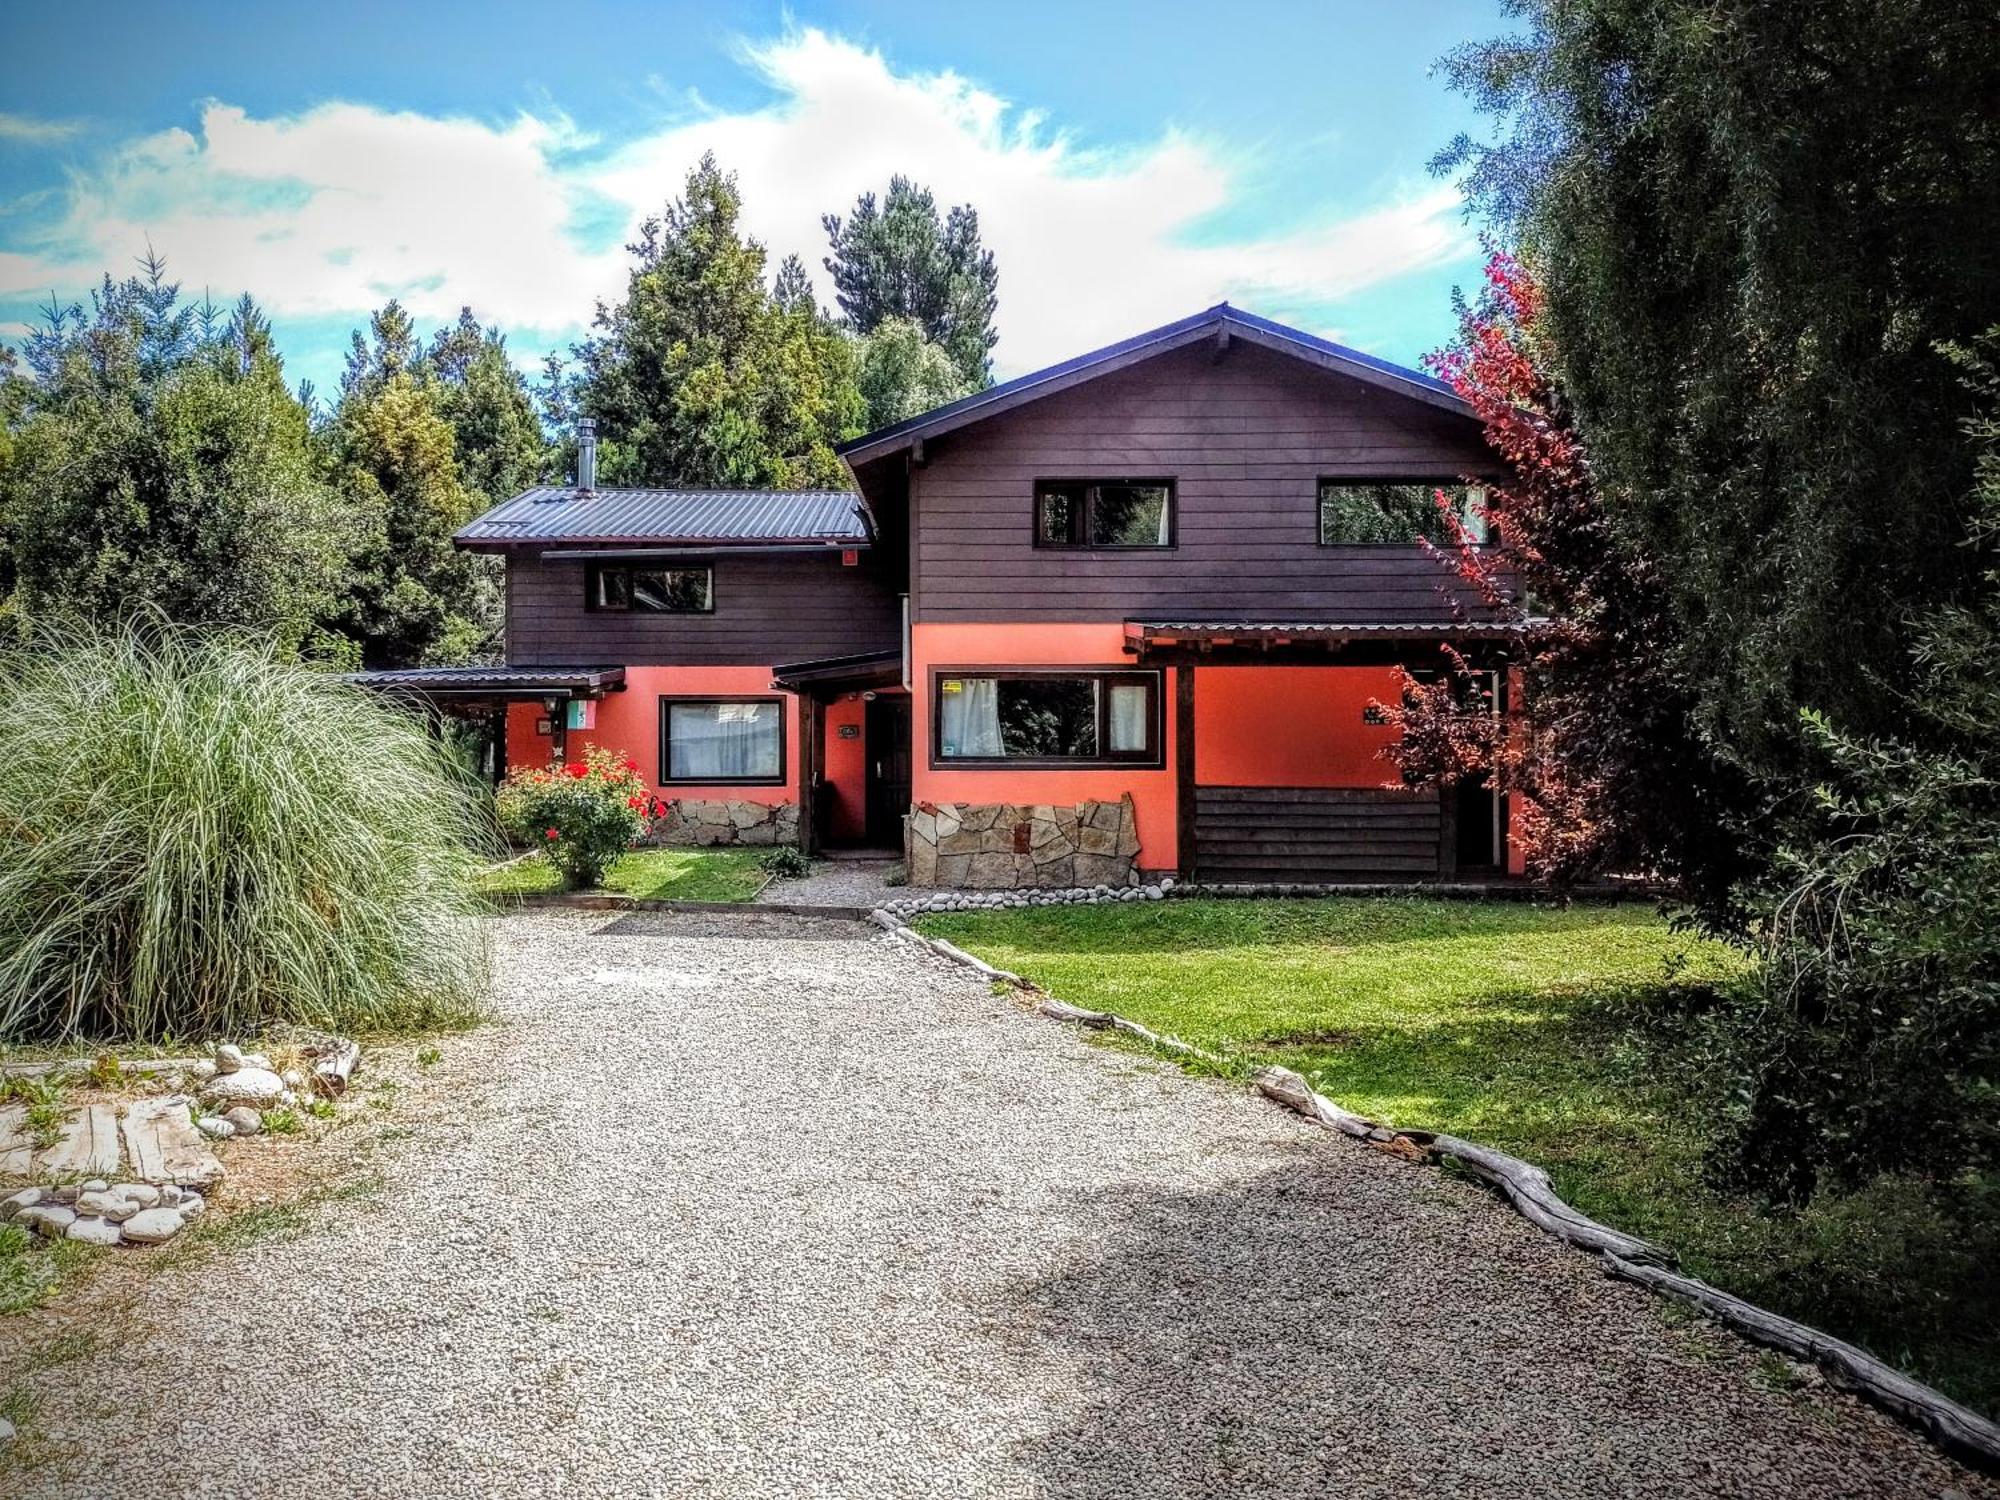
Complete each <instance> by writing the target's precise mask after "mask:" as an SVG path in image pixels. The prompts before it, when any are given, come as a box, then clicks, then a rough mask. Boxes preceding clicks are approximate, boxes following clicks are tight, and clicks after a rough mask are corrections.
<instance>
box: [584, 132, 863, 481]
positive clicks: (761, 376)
mask: <svg viewBox="0 0 2000 1500" xmlns="http://www.w3.org/2000/svg"><path fill="white" fill-rule="evenodd" d="M741 207H742V200H741V196H740V194H739V193H738V191H737V187H736V180H735V178H734V177H733V176H729V175H726V174H725V173H724V172H723V171H722V169H721V168H720V167H718V166H717V165H716V162H715V158H714V157H713V156H704V157H703V158H702V160H701V163H700V165H699V166H697V167H696V168H695V169H694V171H693V172H691V173H690V174H689V176H688V179H687V186H686V191H685V192H684V194H683V196H682V197H681V198H679V199H678V200H676V201H675V202H673V203H672V204H670V205H669V206H668V208H667V210H666V212H665V213H664V214H663V215H661V216H660V217H658V218H653V219H648V220H647V221H646V222H645V224H644V225H642V226H641V228H640V233H639V238H638V240H637V241H635V242H634V243H633V244H632V245H631V246H630V247H629V248H630V250H631V252H632V254H633V256H634V258H635V260H636V264H635V265H634V266H633V268H632V273H631V278H630V281H629V282H628V284H627V287H626V293H625V297H624V299H623V300H622V301H620V302H618V303H616V304H612V305H603V304H600V305H599V307H598V310H597V318H596V328H597V330H598V331H597V333H596V334H595V335H593V336H592V337H591V338H590V339H588V340H586V341H585V342H584V343H582V344H579V345H577V346H575V347H574V349H573V351H572V352H573V354H574V356H575V359H576V368H575V370H574V372H568V371H564V370H562V369H560V368H556V369H554V370H553V371H552V379H553V382H554V385H555V390H554V391H553V392H552V393H551V394H552V396H553V398H554V399H552V400H551V401H550V402H549V415H550V417H551V419H552V420H560V419H563V418H567V417H569V416H572V415H575V416H589V417H593V418H595V419H596V421H597V424H598V435H599V458H598V474H599V478H600V480H601V482H603V483H607V484H617V483H629V484H676V485H690V486H731V485H740V486H762V485H770V486H775V487H778V488H803V487H808V486H813V485H836V486H837V485H842V484H844V483H846V473H845V470H844V469H843V468H842V466H841V464H840V460H839V459H838V457H836V456H835V453H834V444H835V443H837V442H839V441H840V440H841V439H842V438H845V437H848V436H851V435H852V434H853V433H855V432H857V431H858V430H859V427H860V422H861V417H862V408H861V398H860V395H859V393H858V392H857V390H856V388H855V384H854V369H853V355H852V352H851V350H850V349H849V348H848V347H847V342H846V340H844V339H843V338H842V337H841V335H840V332H839V330H838V329H837V328H835V327H834V326H833V325H832V324H831V323H830V322H829V321H828V320H827V319H826V318H825V317H824V316H822V315H821V313H820V312H819V310H818V309H817V308H816V307H815V306H813V304H812V298H811V294H810V292H809V291H807V290H805V288H804V286H803V281H804V277H803V272H802V270H800V269H798V268H795V267H794V268H784V269H781V271H780V275H779V282H780V285H781V287H782V289H783V291H784V298H783V299H782V300H781V299H780V297H779V296H777V295H775V294H774V292H773V290H772V288H770V287H768V286H766V285H765V280H764V273H765V262H766V256H765V251H764V247H763V246H762V245H760V244H758V243H757V242H756V241H755V240H751V239H746V238H745V237H744V236H743V234H742V232H741V229H740V227H739V222H738V221H739V217H740V212H741Z"/></svg>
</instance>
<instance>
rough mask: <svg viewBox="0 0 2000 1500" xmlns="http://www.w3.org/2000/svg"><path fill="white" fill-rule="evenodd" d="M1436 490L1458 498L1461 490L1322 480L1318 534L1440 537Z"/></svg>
mask: <svg viewBox="0 0 2000 1500" xmlns="http://www.w3.org/2000/svg"><path fill="white" fill-rule="evenodd" d="M1440 489H1442V490H1443V491H1444V492H1445V493H1446V494H1447V495H1449V496H1451V497H1452V498H1453V499H1454V501H1457V502H1461V503H1462V498H1463V494H1464V490H1463V488H1462V486H1459V485H1456V484H1447V485H1439V484H1434V483H1429V482H1424V483H1418V484H1322V485H1321V486H1320V487H1319V539H1320V541H1321V542H1322V543H1325V544H1327V545H1334V544H1338V543H1351V544H1362V543H1371V542H1415V541H1417V540H1418V539H1419V538H1424V539H1426V540H1429V541H1433V542H1443V541H1446V540H1448V537H1447V534H1446V531H1445V520H1444V516H1443V515H1442V514H1441V513H1440V512H1439V510H1438V505H1437V492H1438V491H1439V490H1440Z"/></svg>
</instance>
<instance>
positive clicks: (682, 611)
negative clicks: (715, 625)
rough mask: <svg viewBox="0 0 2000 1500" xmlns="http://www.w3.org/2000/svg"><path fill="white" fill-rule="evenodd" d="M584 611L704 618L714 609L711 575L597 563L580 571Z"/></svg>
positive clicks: (703, 570) (702, 569) (700, 567)
mask: <svg viewBox="0 0 2000 1500" xmlns="http://www.w3.org/2000/svg"><path fill="white" fill-rule="evenodd" d="M583 604H584V608H586V609H590V610H630V611H633V612H636V613H646V614H657V615H705V614H708V613H710V612H711V611H712V610H713V609H714V608H715V571H714V569H712V568H710V567H709V566H708V564H707V563H700V564H697V565H695V566H693V567H679V568H667V567H649V566H646V565H644V564H639V563H597V564H593V565H592V566H590V567H589V568H587V569H585V570H584V594H583Z"/></svg>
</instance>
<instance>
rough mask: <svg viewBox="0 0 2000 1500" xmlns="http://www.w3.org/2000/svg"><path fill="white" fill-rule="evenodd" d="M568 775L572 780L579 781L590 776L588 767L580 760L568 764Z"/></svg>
mask: <svg viewBox="0 0 2000 1500" xmlns="http://www.w3.org/2000/svg"><path fill="white" fill-rule="evenodd" d="M569 774H570V777H571V779H572V780H575V781H581V780H583V778H584V777H586V776H588V775H589V774H590V767H589V766H587V765H585V764H584V763H583V762H582V761H580V760H579V761H574V762H572V763H571V764H570V767H569Z"/></svg>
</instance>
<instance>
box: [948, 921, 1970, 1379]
mask: <svg viewBox="0 0 2000 1500" xmlns="http://www.w3.org/2000/svg"><path fill="white" fill-rule="evenodd" d="M920 925H921V926H922V928H923V930H924V931H926V932H929V933H933V934H935V935H938V936H941V937H946V938H949V939H950V940H951V941H952V942H954V943H957V944H958V945H959V946H961V947H963V948H965V949H967V950H968V951H970V952H972V953H975V954H977V955H978V956H979V957H981V958H983V959H986V960H987V961H988V962H990V963H992V964H995V965H997V966H998V967H1000V968H1004V969H1010V970H1013V971H1015V972H1016V973H1019V974H1022V975H1024V976H1026V977H1028V978H1030V979H1032V980H1034V981H1035V982H1036V983H1038V984H1040V985H1042V986H1043V987H1044V988H1045V989H1047V990H1049V991H1050V992H1051V993H1053V994H1055V995H1057V996H1060V997H1061V998H1062V999H1064V1000H1068V1001H1070V1002H1072V1003H1074V1004H1077V1005H1084V1006H1089V1007H1091V1008H1093V1009H1098V1010H1115V1011H1118V1012H1120V1013H1121V1014H1124V1015H1127V1016H1130V1017H1132V1018H1133V1019H1134V1020H1137V1021H1141V1022H1144V1023H1145V1024H1146V1025H1148V1026H1150V1027H1152V1028H1153V1029H1154V1030H1156V1031H1163V1032H1166V1033H1169V1034H1172V1035H1175V1036H1178V1037H1181V1038H1183V1039H1184V1040H1186V1041H1189V1042H1193V1043H1196V1044H1197V1045H1200V1046H1202V1047H1205V1048H1208V1049H1210V1050H1212V1051H1216V1052H1220V1053H1222V1054H1224V1055H1225V1056H1226V1057H1228V1058H1229V1059H1230V1060H1231V1061H1232V1062H1235V1063H1240V1064H1242V1065H1243V1066H1244V1067H1245V1068H1246V1069H1247V1068H1249V1067H1252V1066H1261V1065H1263V1064H1266V1063H1278V1064H1282V1065H1283V1066H1285V1067H1288V1068H1294V1069H1297V1070H1298V1071H1299V1072H1301V1073H1303V1074H1305V1075H1306V1076H1307V1077H1308V1078H1309V1079H1311V1080H1312V1082H1313V1083H1314V1085H1315V1086H1316V1087H1317V1088H1318V1089H1319V1090H1320V1091H1321V1092H1322V1093H1324V1094H1326V1095H1327V1096H1328V1097H1329V1098H1332V1099H1335V1100H1338V1101H1339V1102H1340V1103H1341V1104H1343V1105H1346V1106H1347V1107H1348V1108H1350V1109H1355V1110H1358V1111H1360V1112H1362V1113H1364V1114H1370V1115H1374V1116H1376V1117H1378V1118H1381V1119H1385V1120H1387V1121H1389V1122H1391V1123H1393V1124H1397V1125H1403V1126H1410V1127H1423V1128H1430V1129H1435V1130H1443V1131H1449V1132H1451V1133H1453V1134H1455V1135H1461V1136H1465V1137H1467V1138H1469V1139H1473V1140H1478V1141H1484V1142H1486V1143H1488V1144H1490V1145H1494V1146H1499V1147H1501V1148H1502V1149H1504V1150H1507V1151H1511V1152H1513V1153H1515V1154H1516V1155H1519V1156H1521V1157H1524V1158H1525V1159H1527V1160H1529V1161H1533V1162H1538V1163H1540V1164H1541V1165H1542V1166H1544V1167H1546V1168H1547V1169H1548V1170H1549V1173H1550V1175H1551V1177H1552V1178H1553V1179H1554V1180H1555V1183H1556V1186H1557V1188H1558V1190H1559V1191H1561V1192H1562V1193H1563V1195H1564V1196H1565V1197H1567V1198H1569V1199H1570V1200H1571V1201H1572V1202H1574V1203H1575V1204H1576V1205H1577V1206H1578V1207H1579V1208H1581V1209H1582V1210H1583V1211H1584V1212H1586V1213H1588V1214H1591V1215H1592V1216H1594V1217H1596V1218H1599V1219H1602V1220H1604V1221H1605V1222H1607V1223H1610V1224H1614V1225H1617V1226H1619V1227H1621V1228H1624V1229H1627V1230H1630V1231H1632V1232H1634V1233H1637V1234H1642V1235H1646V1236H1648V1237H1650V1238H1653V1239H1657V1240H1659V1241H1661V1242H1663V1243H1665V1244H1667V1245H1670V1246H1672V1247H1673V1248H1675V1249H1676V1250H1678V1251H1679V1252H1680V1254H1681V1256H1682V1260H1683V1263H1684V1264H1685V1265H1686V1267H1687V1268H1688V1269H1689V1270H1690V1271H1692V1272H1693V1273H1694V1274H1696V1275H1698V1276H1703V1277H1706V1278H1708V1279H1710V1280H1712V1281H1714V1282H1716V1283H1717V1284H1719V1285H1721V1286H1724V1287H1727V1288H1729V1289H1730V1290H1733V1291H1736V1292H1738V1293H1740V1294H1742V1295H1745V1296H1750V1297H1753V1298H1755V1299H1756V1300H1758V1301H1760V1302H1763V1303H1765V1304H1766V1305H1769V1306H1772V1307H1775V1308H1778V1309H1780V1310H1784V1311H1788V1312H1791V1313H1792V1314H1793V1315H1795V1316H1800V1317H1806V1318H1809V1319H1810V1320H1812V1321H1814V1322H1817V1323H1818V1324H1820V1326H1823V1327H1829V1328H1831V1329H1832V1330H1833V1331H1835V1332H1839V1333H1842V1334H1844V1335H1845V1336H1847V1337H1849V1338H1854V1339H1857V1340H1858V1341H1861V1342H1864V1343H1866V1344H1868V1345H1869V1346H1870V1347H1873V1348H1874V1349H1875V1350H1876V1352H1878V1353H1880V1354H1882V1355H1883V1356H1884V1357H1886V1358H1890V1359H1894V1360H1898V1361H1900V1362H1902V1363H1904V1364H1905V1365H1906V1366H1908V1367H1910V1368H1912V1369H1914V1370H1916V1371H1917V1372H1918V1373H1919V1374H1921V1375H1922V1376H1923V1377H1924V1378H1926V1379H1930V1380H1933V1381H1936V1382H1938V1383H1939V1384H1941V1385H1943V1386H1945V1387H1946V1388H1947V1389H1950V1390H1952V1391H1953V1393H1954V1394H1956V1395H1958V1396H1959V1397H1960V1398H1961V1399H1965V1400H1969V1401H1972V1402H1975V1403H1976V1404H1979V1405H1981V1406H1983V1407H1985V1408H1986V1409H1988V1410H1993V1409H1995V1408H2000V1329H1996V1320H1995V1314H1996V1313H2000V1305H1996V1302H1995V1300H1994V1299H1995V1294H1994V1293H1993V1292H1992V1291H1991V1290H1989V1289H1987V1288H1986V1286H1985V1282H1986V1280H1987V1279H1989V1278H1985V1277H1983V1274H1982V1271H1981V1267H1980V1260H1981V1254H1982V1247H1981V1246H1980V1245H1979V1244H1978V1243H1977V1242H1974V1243H1972V1244H1970V1245H1964V1244H1960V1243H1958V1233H1962V1229H1961V1230H1960V1231H1958V1232H1957V1233H1955V1232H1954V1231H1953V1230H1952V1228H1951V1226H1949V1225H1948V1224H1941V1223H1940V1222H1938V1220H1937V1215H1936V1213H1935V1211H1934V1206H1933V1205H1932V1203H1931V1202H1930V1200H1929V1198H1928V1197H1927V1196H1926V1195H1925V1193H1924V1192H1923V1191H1922V1190H1921V1189H1918V1188H1916V1187H1914V1186H1913V1185H1910V1184H1897V1183H1889V1184H1883V1185H1881V1186H1880V1187H1878V1188H1877V1189H1875V1190H1873V1191H1871V1192H1870V1193H1868V1194H1866V1195H1861V1196H1858V1197H1854V1198H1848V1199H1833V1198H1826V1199H1822V1200H1821V1201H1819V1202H1817V1203H1816V1204H1815V1205H1814V1206H1813V1207H1812V1208H1811V1209H1809V1210H1807V1211H1805V1212H1803V1213H1794V1212H1775V1211H1769V1210H1767V1209H1765V1208H1761V1207H1760V1206H1759V1205H1757V1204H1753V1203H1751V1202H1748V1201H1746V1200H1744V1199H1741V1198H1737V1197H1732V1196H1730V1195H1728V1194H1726V1193H1723V1192H1720V1191H1718V1190H1717V1189H1716V1188H1714V1187H1713V1186H1711V1184H1710V1182H1709V1180H1708V1178H1707V1177H1706V1176H1705V1174H1704V1166H1705V1160H1706V1154H1707V1150H1708V1147H1709V1145H1710V1142H1711V1134H1710V1122H1711V1121H1712V1119H1713V1118H1714V1115H1713V1105H1712V1103H1711V1102H1710V1101H1704V1100H1702V1099H1699V1098H1697V1097H1695V1096H1694V1095H1693V1093H1692V1092H1691V1090H1692V1088H1693V1085H1691V1084H1682V1083H1677V1082H1675V1080H1676V1079H1685V1078H1688V1077H1689V1076H1691V1075H1690V1074H1689V1073H1688V1072H1687V1070H1684V1069H1680V1068H1677V1067H1676V1066H1675V1062H1676V1061H1677V1057H1676V1053H1677V1050H1678V1049H1681V1048H1684V1047H1686V1046H1687V1045H1689V1041H1690V1038H1691V1037H1692V1035H1693V1032H1694V1028H1695V1023H1694V1022H1693V1021H1692V1019H1691V1016H1692V1014H1693V1013H1694V1012H1695V1011H1696V1010H1698V1009H1699V1007H1700V1004H1701V1001H1702V999H1703V997H1704V996H1705V995H1707V994H1709V993H1712V991H1713V989H1714V987H1715V986H1717V985H1718V984H1721V983H1726V982H1728V981H1729V980H1730V979H1731V978H1732V977H1734V976H1735V975H1737V974H1738V973H1739V972H1741V964H1742V960H1741V959H1740V958H1739V957H1738V956H1737V955H1736V954H1735V953H1733V952H1732V951H1731V950H1729V949H1726V948H1723V947H1721V946H1719V945H1716V944H1710V943H1703V942H1700V941H1699V940H1696V939H1694V938H1692V937H1689V936H1687V935H1684V934H1680V933H1675V932H1673V931H1671V930H1670V929H1669V928H1668V926H1667V924H1666V923H1665V922H1664V921H1662V920H1661V919H1660V918H1659V917H1658V916H1657V915H1655V914H1654V913H1653V912H1651V911H1650V910H1648V909H1645V908H1642V907H1636V906H1586V905H1578V906H1572V907H1569V908H1553V907H1539V906H1530V905H1526V904H1522V903H1515V902H1504V903H1502V902H1493V903H1478V902H1450V901H1436V900H1424V899H1416V898H1410V899H1383V900H1363V899H1334V900H1323V901H1288V902H1224V901H1174V902H1158V903H1134V904H1129V905H1117V906H1071V907H1040V908H1027V909H1022V910H1012V911H1004V912H990V913H973V912H966V913H947V914H938V915H934V916H927V917H925V918H923V919H922V921H921V923H920ZM1993 1248H1995V1247H1993V1246H1992V1245H1991V1244H1990V1243H1988V1244H1987V1245H1985V1246H1984V1249H1985V1250H1988V1251H1990V1250H1991V1249H1993Z"/></svg>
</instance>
